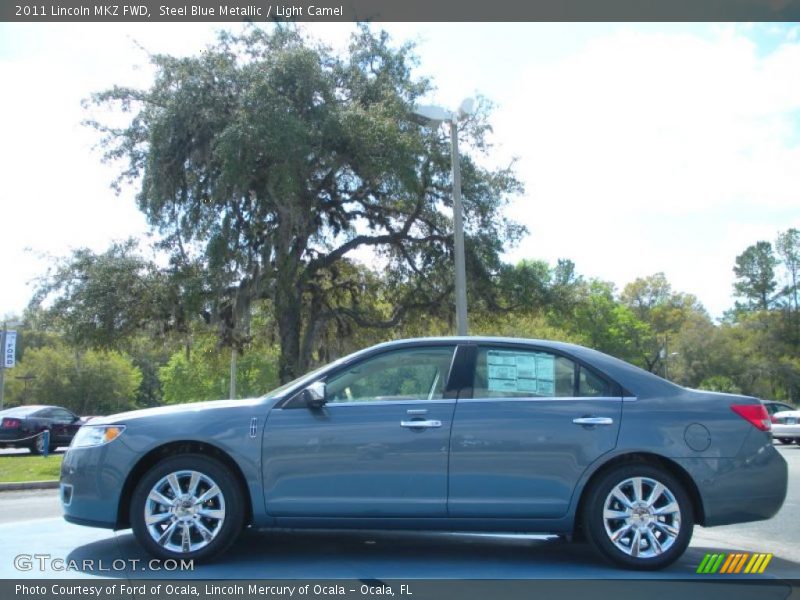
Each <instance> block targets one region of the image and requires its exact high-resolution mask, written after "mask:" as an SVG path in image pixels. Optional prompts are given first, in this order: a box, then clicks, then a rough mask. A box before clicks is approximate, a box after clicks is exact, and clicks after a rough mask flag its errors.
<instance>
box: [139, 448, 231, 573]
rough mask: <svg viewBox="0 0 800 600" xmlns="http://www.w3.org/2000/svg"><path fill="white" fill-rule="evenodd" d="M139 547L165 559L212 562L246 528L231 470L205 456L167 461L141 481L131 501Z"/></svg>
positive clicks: (169, 459)
mask: <svg viewBox="0 0 800 600" xmlns="http://www.w3.org/2000/svg"><path fill="white" fill-rule="evenodd" d="M130 521H131V527H132V528H133V533H134V535H135V536H136V539H137V540H138V541H139V543H140V544H141V545H142V546H144V548H145V549H146V550H147V551H148V552H149V553H150V554H152V555H153V556H156V557H158V558H162V559H170V558H171V559H179V558H182V559H195V560H203V559H208V558H211V557H213V556H215V555H217V554H219V553H220V552H222V551H224V550H225V549H226V548H227V547H228V546H230V544H231V543H233V541H234V540H235V539H236V537H237V536H238V535H239V533H240V532H241V530H242V527H243V525H244V494H243V493H242V490H241V487H240V485H239V483H238V481H237V480H236V479H235V478H234V477H233V476H232V475H231V474H230V470H229V469H228V468H227V467H225V466H224V465H223V464H222V463H220V462H219V461H217V460H215V459H213V458H210V457H208V456H205V455H198V454H187V455H181V456H174V457H172V458H168V459H165V460H163V461H161V462H160V463H158V464H156V465H155V466H154V467H153V468H152V469H150V470H149V471H148V472H147V473H146V474H145V476H144V477H142V479H141V481H139V483H138V485H137V486H136V489H135V490H134V492H133V496H132V498H131V513H130Z"/></svg>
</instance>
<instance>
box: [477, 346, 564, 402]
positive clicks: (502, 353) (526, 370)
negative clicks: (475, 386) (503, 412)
mask: <svg viewBox="0 0 800 600" xmlns="http://www.w3.org/2000/svg"><path fill="white" fill-rule="evenodd" d="M486 367H487V383H488V389H489V391H492V392H522V393H529V394H535V395H537V396H553V395H555V379H556V357H555V356H554V355H552V354H546V353H539V352H514V351H509V350H489V351H488V352H487V353H486Z"/></svg>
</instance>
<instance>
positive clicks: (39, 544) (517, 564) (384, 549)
mask: <svg viewBox="0 0 800 600" xmlns="http://www.w3.org/2000/svg"><path fill="white" fill-rule="evenodd" d="M780 451H781V453H782V454H783V456H784V457H785V458H786V460H787V462H788V463H789V466H790V476H789V480H790V485H789V493H788V497H787V499H786V502H785V504H784V506H783V508H782V509H781V512H780V513H778V515H777V516H776V517H774V518H773V519H771V520H770V521H765V522H760V523H749V524H744V525H731V526H725V527H718V528H710V529H704V528H700V527H698V528H696V529H695V534H694V537H693V540H692V544H691V546H690V548H689V550H688V551H687V552H686V554H685V555H684V556H683V557H682V558H681V559H680V560H679V561H678V562H677V563H676V564H674V565H672V566H671V567H670V568H668V569H666V570H664V571H661V572H659V573H658V574H657V575H653V574H650V573H637V572H630V571H621V570H618V569H616V568H614V567H611V566H609V565H607V564H606V563H605V562H603V561H602V560H600V559H598V558H597V557H595V555H594V554H593V553H592V552H591V551H590V549H589V548H588V547H587V546H586V545H585V544H570V543H567V542H566V541H563V540H560V539H545V538H542V537H533V536H491V535H453V534H430V533H375V532H357V533H350V532H347V533H343V532H313V533H312V532H266V531H246V532H245V533H244V534H243V536H242V539H241V540H240V541H239V542H238V543H237V544H236V545H235V546H234V547H233V548H232V549H231V550H230V551H229V552H228V553H226V554H225V555H224V556H223V557H222V558H220V559H219V560H218V561H216V562H214V563H211V564H203V565H195V566H194V569H193V570H185V571H181V570H176V571H168V570H165V569H164V568H162V569H158V568H157V567H158V566H159V565H154V566H152V565H148V561H149V557H148V556H147V555H146V554H145V553H144V552H143V551H142V550H141V548H140V547H139V546H138V544H136V542H135V540H134V539H133V536H132V534H131V532H130V531H129V530H128V531H121V532H117V533H113V532H111V531H108V530H103V529H92V528H87V527H80V526H77V525H71V524H68V523H66V522H65V521H63V519H62V518H61V516H60V515H61V508H60V506H59V503H58V497H57V492H56V490H37V491H24V492H3V493H0V540H3V542H4V543H3V544H1V545H0V578H6V579H9V578H55V577H57V578H97V577H110V578H125V579H138V578H170V579H171V578H193V579H198V578H202V579H217V578H223V579H231V578H236V579H263V578H275V579H286V578H289V579H309V578H312V579H313V578H318V579H327V578H354V579H364V578H369V579H398V578H413V579H427V578H433V579H437V578H454V579H526V580H527V579H620V578H622V579H637V578H652V577H658V578H667V579H685V578H689V579H694V578H702V577H708V576H703V575H697V574H696V573H695V571H696V569H697V566H698V565H699V563H700V562H701V560H702V559H703V557H704V556H705V554H706V553H721V552H732V551H740V552H748V553H754V552H766V553H773V554H774V557H773V559H772V561H771V562H770V563H769V566H768V568H767V570H766V572H765V573H764V574H763V575H746V576H745V575H742V576H738V577H744V578H766V579H769V578H772V579H775V578H778V579H794V580H797V579H800V539H798V538H800V446H780ZM33 555H44V556H45V557H46V558H32V559H30V560H29V562H30V563H31V564H29V565H27V566H28V567H29V568H26V563H25V564H21V563H20V559H19V557H20V556H29V557H33ZM56 559H61V560H62V561H65V562H66V563H69V562H70V561H75V563H77V564H79V565H85V564H91V565H92V568H79V569H75V570H72V569H70V570H66V571H65V570H62V569H61V568H59V566H58V565H59V563H58V562H57V561H56ZM84 561H93V562H92V563H85V562H84ZM114 561H118V562H117V563H116V564H115V563H114ZM122 563H124V566H120V565H122ZM117 567H119V568H117Z"/></svg>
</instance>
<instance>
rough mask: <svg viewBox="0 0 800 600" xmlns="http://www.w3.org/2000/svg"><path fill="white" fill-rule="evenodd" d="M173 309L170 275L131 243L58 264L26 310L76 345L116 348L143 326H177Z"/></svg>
mask: <svg viewBox="0 0 800 600" xmlns="http://www.w3.org/2000/svg"><path fill="white" fill-rule="evenodd" d="M44 306H46V308H43V307H44ZM173 306H174V305H173V302H172V299H171V298H170V289H169V286H168V284H167V278H166V275H165V274H164V273H162V272H161V271H159V269H158V268H157V267H156V265H155V264H154V263H153V262H152V261H149V260H147V259H145V258H144V257H142V256H141V255H140V254H139V252H138V244H137V242H136V241H134V240H128V241H126V242H122V243H114V244H112V245H111V247H110V248H109V249H108V250H107V251H105V252H103V253H101V254H95V253H94V252H92V251H91V250H89V249H87V248H81V249H78V250H75V251H73V253H72V254H71V255H70V256H69V257H67V258H65V259H62V260H60V261H59V262H58V263H57V265H56V267H55V269H53V270H52V271H51V272H50V273H48V274H47V276H45V277H43V278H42V279H41V280H40V281H39V285H38V287H37V290H36V293H35V295H34V297H33V299H32V300H31V303H30V308H29V311H28V312H29V315H30V316H35V319H36V322H37V324H38V325H39V326H40V327H42V328H49V329H52V330H57V331H60V332H63V333H64V335H65V336H66V337H67V339H68V340H69V342H71V343H72V344H74V345H77V346H83V347H87V346H88V347H96V348H115V347H117V346H118V345H119V343H120V341H122V340H124V339H126V338H128V337H130V336H132V335H134V334H135V333H137V332H139V331H141V330H142V329H144V328H145V327H151V328H152V326H153V325H157V326H159V327H160V328H162V329H165V328H169V327H171V326H174V325H175V318H174V317H175V314H174V311H173Z"/></svg>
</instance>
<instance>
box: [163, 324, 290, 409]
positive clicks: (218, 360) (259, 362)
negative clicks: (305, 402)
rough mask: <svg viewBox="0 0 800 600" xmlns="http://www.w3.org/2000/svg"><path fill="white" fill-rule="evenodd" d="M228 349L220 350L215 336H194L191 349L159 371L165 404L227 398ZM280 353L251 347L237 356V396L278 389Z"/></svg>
mask: <svg viewBox="0 0 800 600" xmlns="http://www.w3.org/2000/svg"><path fill="white" fill-rule="evenodd" d="M230 360H231V354H230V350H229V349H220V348H219V347H218V346H217V345H216V342H215V340H214V336H212V335H209V334H205V335H203V334H200V335H196V336H195V341H194V344H193V345H192V348H191V349H190V350H183V351H179V352H176V353H174V354H173V355H172V356H171V357H170V358H169V360H168V362H167V364H166V365H164V366H163V367H161V369H160V370H159V378H160V380H161V383H162V386H163V390H164V396H163V400H164V402H165V403H166V404H180V403H185V402H197V401H200V400H218V399H220V398H227V397H228V393H229V385H230ZM277 363H278V358H277V350H276V349H275V348H274V347H271V348H264V347H259V346H255V345H252V346H248V347H247V348H246V349H245V352H244V354H242V355H241V356H239V357H237V365H236V366H237V377H236V393H237V396H238V397H239V398H248V397H253V396H259V395H262V394H265V393H266V392H268V391H270V390H271V389H273V388H276V387H278V384H279V381H278V375H277Z"/></svg>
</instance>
